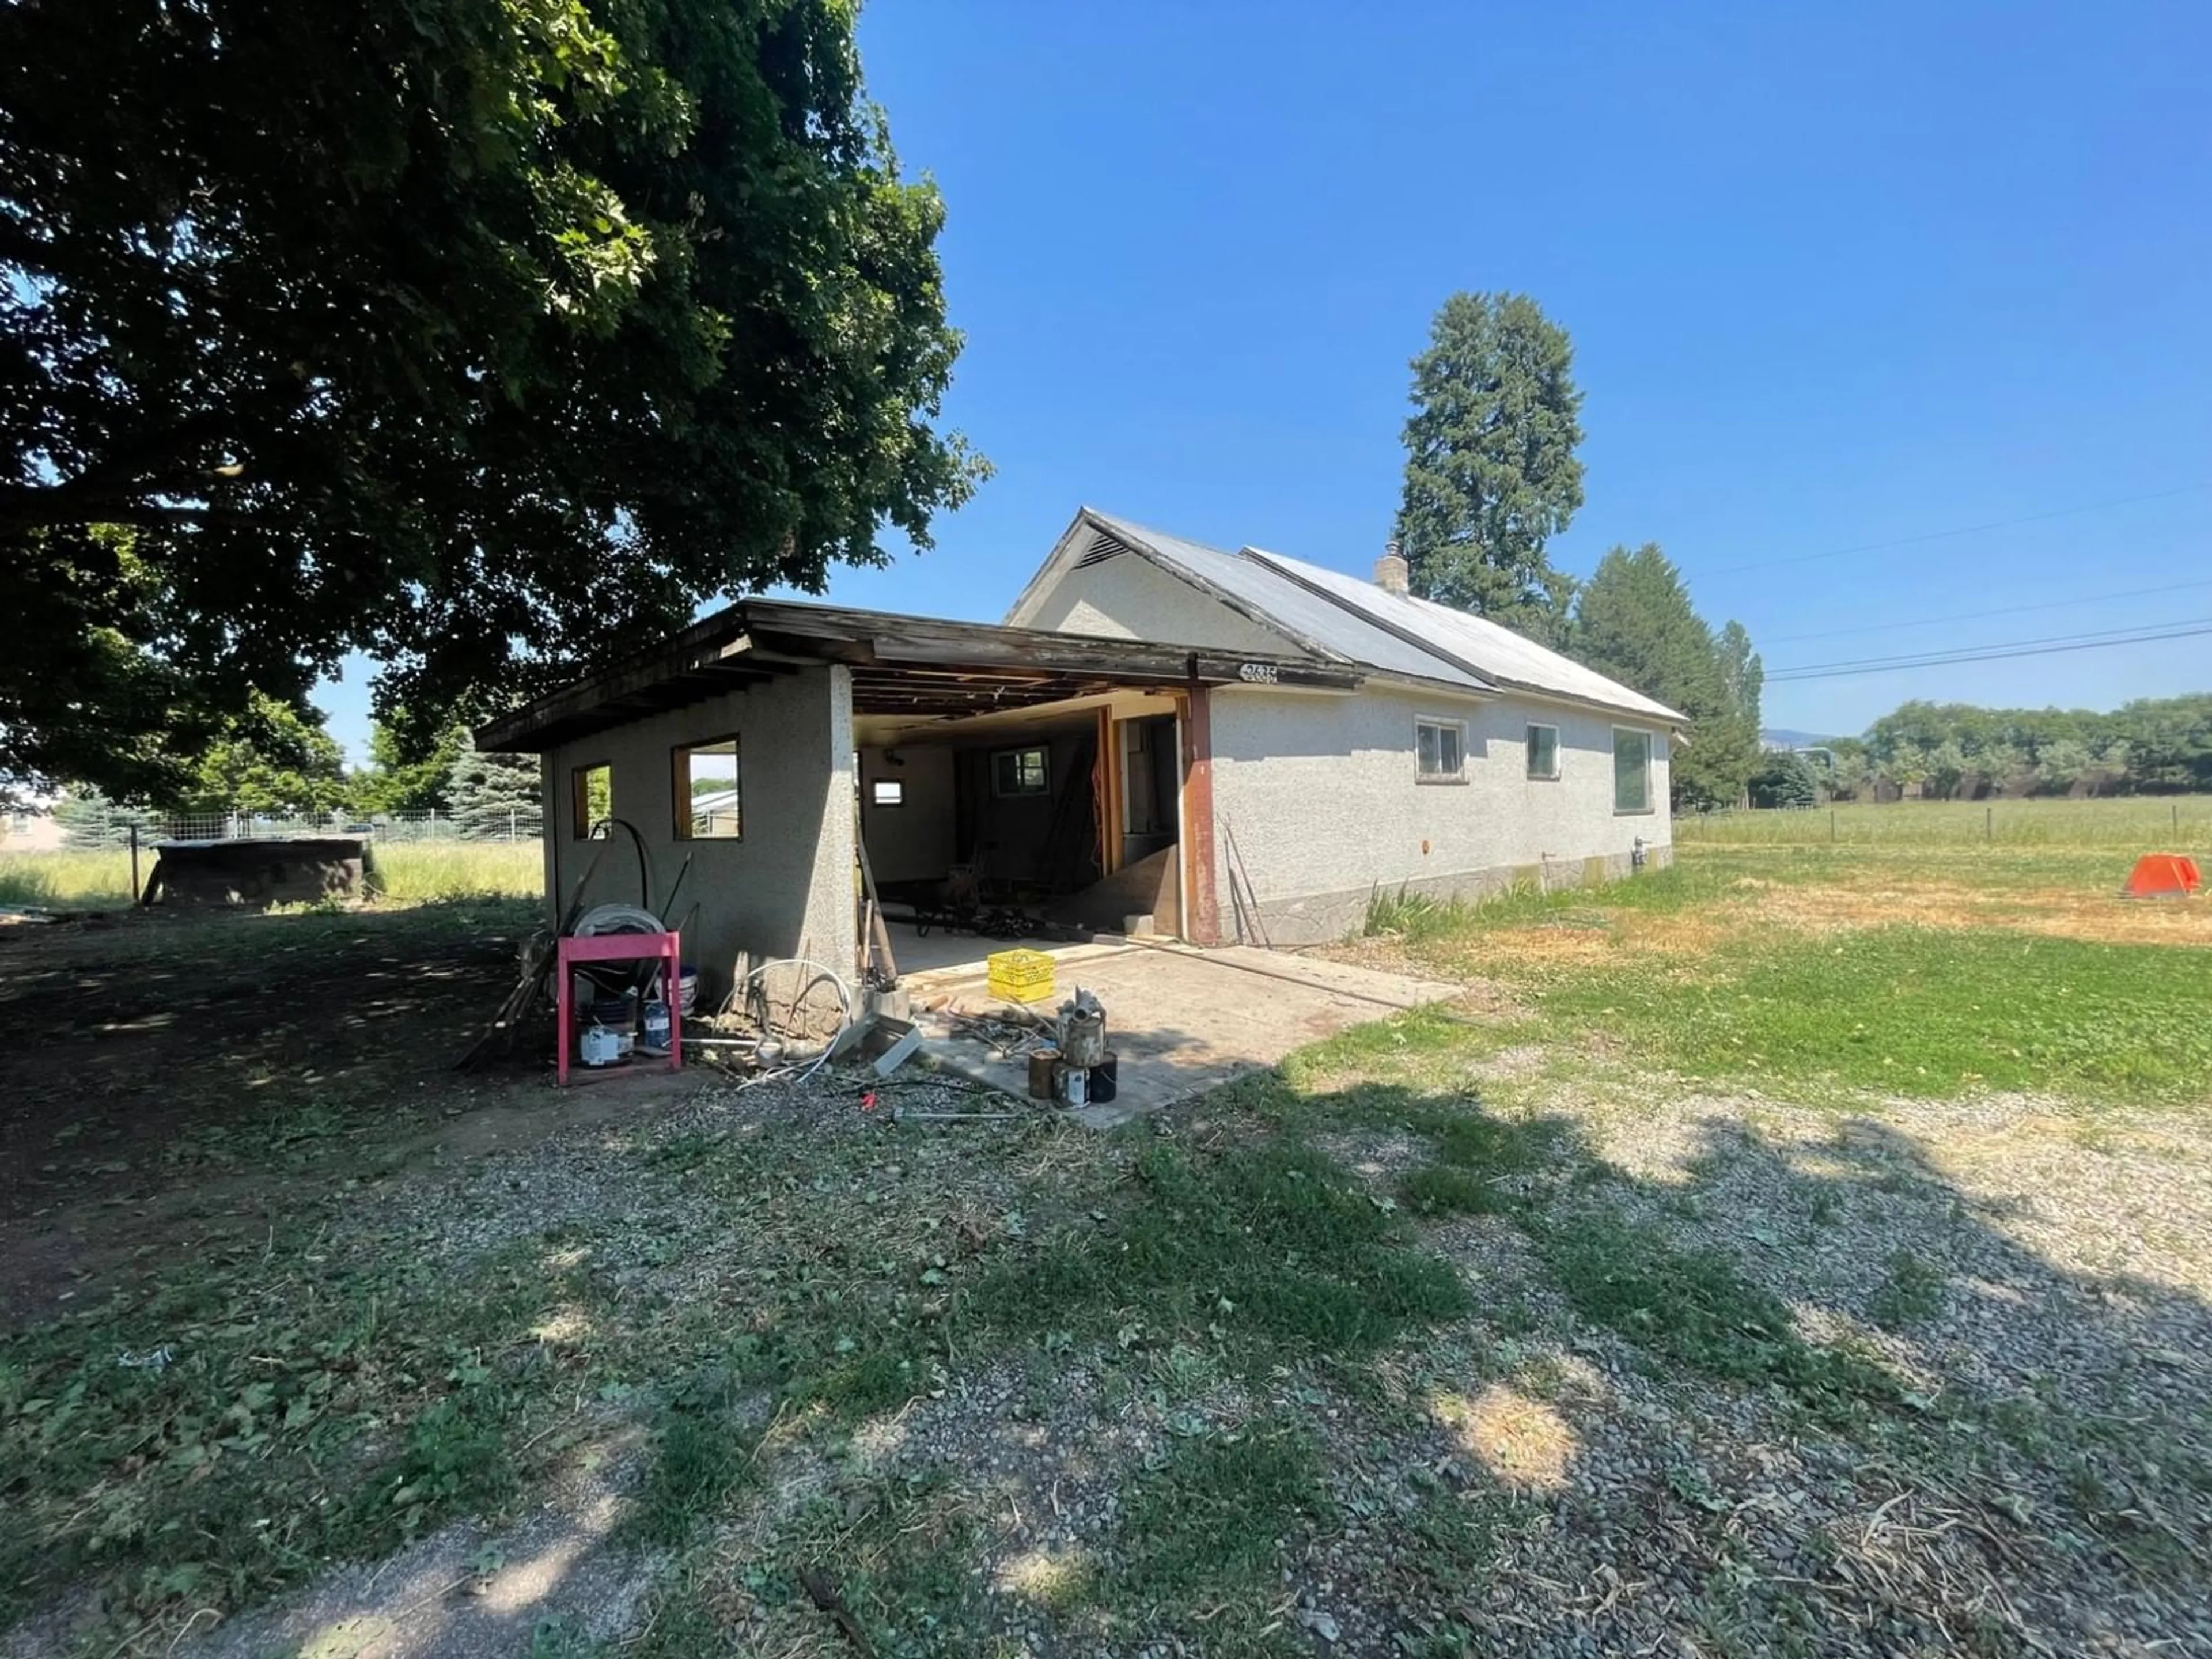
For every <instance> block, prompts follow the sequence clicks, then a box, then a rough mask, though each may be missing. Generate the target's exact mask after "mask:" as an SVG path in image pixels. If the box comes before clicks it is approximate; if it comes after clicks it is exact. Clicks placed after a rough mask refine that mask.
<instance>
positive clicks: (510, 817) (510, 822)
mask: <svg viewBox="0 0 2212 1659" xmlns="http://www.w3.org/2000/svg"><path fill="white" fill-rule="evenodd" d="M507 839H508V840H509V841H513V839H514V809H513V807H512V806H510V807H508V808H507Z"/></svg>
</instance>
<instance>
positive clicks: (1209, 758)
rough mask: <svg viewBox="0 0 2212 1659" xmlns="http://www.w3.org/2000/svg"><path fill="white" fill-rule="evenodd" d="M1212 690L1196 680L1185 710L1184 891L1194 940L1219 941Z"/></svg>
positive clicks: (1199, 943) (1202, 941) (1183, 785)
mask: <svg viewBox="0 0 2212 1659" xmlns="http://www.w3.org/2000/svg"><path fill="white" fill-rule="evenodd" d="M1211 695H1212V694H1211V693H1210V692H1209V691H1208V690H1207V689H1206V687H1205V686H1203V685H1200V684H1196V683H1194V684H1192V685H1191V686H1190V688H1189V690H1188V694H1187V697H1188V702H1187V706H1186V708H1185V711H1184V715H1183V722H1182V726H1183V779H1182V827H1183V840H1184V842H1186V843H1187V845H1186V846H1185V848H1184V849H1183V875H1184V882H1183V893H1184V895H1185V902H1186V903H1187V905H1188V916H1189V918H1190V939H1191V943H1192V944H1194V945H1218V944H1219V943H1220V942H1221V913H1220V907H1219V903H1218V900H1217V898H1216V896H1215V892H1214V888H1215V880H1214V867H1213V717H1212V710H1211V709H1210V708H1208V706H1207V702H1206V700H1207V698H1208V697H1209V696H1211Z"/></svg>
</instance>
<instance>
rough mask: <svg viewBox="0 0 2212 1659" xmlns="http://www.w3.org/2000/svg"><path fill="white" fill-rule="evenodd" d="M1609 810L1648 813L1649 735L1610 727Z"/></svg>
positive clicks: (1649, 791)
mask: <svg viewBox="0 0 2212 1659" xmlns="http://www.w3.org/2000/svg"><path fill="white" fill-rule="evenodd" d="M1650 810H1651V734H1650V732H1631V731H1628V730H1627V729H1626V728H1625V727H1622V726H1614V727H1613V811H1616V812H1648V811H1650Z"/></svg>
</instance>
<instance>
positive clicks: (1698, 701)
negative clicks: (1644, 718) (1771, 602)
mask: <svg viewBox="0 0 2212 1659" xmlns="http://www.w3.org/2000/svg"><path fill="white" fill-rule="evenodd" d="M1570 645H1571V649H1572V651H1573V653H1574V655H1575V658H1576V659H1577V661H1580V662H1583V663H1587V664H1588V665H1589V666H1590V667H1592V668H1595V669H1596V670H1597V671H1598V672H1600V673H1601V674H1608V675H1610V676H1612V677H1613V678H1614V679H1616V680H1619V681H1620V683H1621V684H1623V685H1627V686H1632V687H1633V688H1634V689H1635V690H1638V691H1641V692H1642V693H1643V694H1644V696H1648V697H1656V699H1658V701H1660V702H1663V703H1665V704H1666V705H1667V706H1668V708H1679V709H1680V710H1681V711H1682V712H1683V713H1684V714H1687V715H1688V716H1689V717H1690V721H1691V725H1692V727H1693V729H1694V730H1695V731H1696V732H1697V740H1696V741H1695V742H1694V743H1690V744H1676V745H1675V746H1674V750H1673V751H1672V754H1671V756H1670V757H1669V760H1668V769H1667V776H1668V788H1669V790H1670V791H1671V792H1672V794H1673V799H1674V807H1675V810H1676V811H1683V810H1685V809H1687V808H1692V807H1709V806H1727V805H1734V804H1735V801H1736V800H1737V799H1739V798H1741V795H1742V794H1743V792H1744V788H1745V787H1746V785H1747V782H1748V781H1749V780H1750V778H1751V775H1752V773H1753V770H1754V769H1756V768H1757V767H1758V765H1759V694H1760V690H1761V688H1762V686H1763V685H1764V684H1765V671H1764V669H1763V668H1762V667H1761V665H1760V663H1759V656H1758V654H1757V653H1755V652H1753V649H1752V647H1751V636H1750V635H1748V634H1747V633H1746V632H1745V631H1744V628H1743V624H1742V623H1736V622H1731V623H1728V624H1726V625H1725V626H1724V627H1723V628H1722V629H1719V630H1718V632H1716V631H1715V630H1714V629H1713V628H1712V627H1711V625H1710V624H1709V623H1707V622H1706V621H1705V618H1704V617H1700V616H1699V614H1698V612H1697V610H1696V608H1695V607H1694V606H1693V605H1692V604H1691V603H1690V590H1689V587H1688V586H1687V585H1686V583H1684V581H1683V580H1682V573H1681V572H1680V570H1679V569H1677V568H1675V566H1674V562H1673V561H1672V560H1670V559H1668V557H1667V556H1666V555H1665V554H1664V553H1663V552H1662V551H1661V550H1660V549H1659V546H1658V544H1656V543H1654V542H1646V543H1645V544H1644V545H1643V546H1641V547H1639V548H1638V549H1637V550H1635V551H1634V552H1633V553H1632V552H1630V551H1629V550H1627V549H1626V548H1625V547H1616V548H1614V549H1613V550H1612V551H1610V552H1609V553H1607V555H1606V556H1605V557H1604V558H1602V559H1601V560H1600V561H1599V562H1598V567H1597V569H1596V570H1595V572H1593V573H1592V574H1591V576H1590V579H1589V581H1587V582H1585V583H1584V584H1583V590H1582V592H1581V593H1580V594H1579V595H1578V596H1577V599H1576V601H1575V618H1574V629H1573V632H1572V634H1571V635H1570Z"/></svg>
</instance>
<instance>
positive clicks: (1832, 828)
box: [1828, 806, 1836, 847]
mask: <svg viewBox="0 0 2212 1659" xmlns="http://www.w3.org/2000/svg"><path fill="white" fill-rule="evenodd" d="M1828 844H1829V845H1830V846H1831V847H1832V846H1834V845H1835V844H1836V809H1835V808H1834V807H1832V806H1831V807H1830V808H1829V809H1828Z"/></svg>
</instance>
